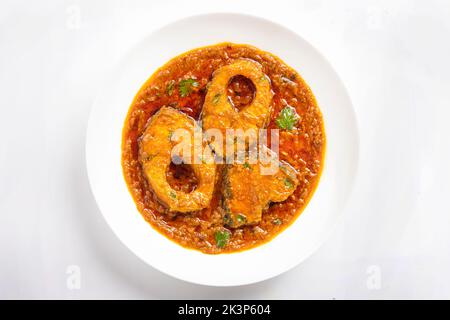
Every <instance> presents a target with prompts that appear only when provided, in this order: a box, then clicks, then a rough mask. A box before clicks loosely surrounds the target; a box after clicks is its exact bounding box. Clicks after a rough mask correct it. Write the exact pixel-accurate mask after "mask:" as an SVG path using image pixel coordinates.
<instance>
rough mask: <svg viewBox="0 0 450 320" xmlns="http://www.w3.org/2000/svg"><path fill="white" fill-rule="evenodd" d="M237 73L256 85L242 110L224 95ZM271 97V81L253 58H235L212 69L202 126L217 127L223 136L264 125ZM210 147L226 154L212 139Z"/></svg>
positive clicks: (204, 127) (219, 153)
mask: <svg viewBox="0 0 450 320" xmlns="http://www.w3.org/2000/svg"><path fill="white" fill-rule="evenodd" d="M238 75H240V76H244V77H246V78H248V79H250V80H251V81H252V83H253V84H254V86H255V96H254V98H253V100H252V102H251V103H250V104H249V105H247V106H246V107H244V108H243V109H242V110H241V111H238V110H236V109H235V108H234V106H233V105H232V104H231V103H230V101H229V99H228V96H227V87H228V84H229V83H230V81H231V79H232V78H233V77H234V76H238ZM272 98H273V92H272V90H271V85H270V80H269V78H268V77H267V76H266V75H265V74H264V73H263V71H262V70H261V65H259V64H258V63H257V62H255V61H252V60H247V59H240V60H237V61H235V62H233V63H231V64H229V65H226V66H223V67H221V68H219V69H217V70H216V71H215V72H214V76H213V79H212V81H211V83H210V86H209V88H208V92H207V94H206V97H205V102H204V104H203V110H202V127H203V129H204V130H209V129H218V130H220V131H221V132H222V135H223V137H225V132H226V129H242V130H244V131H246V130H248V129H250V128H252V129H259V128H264V127H266V126H267V123H268V121H269V118H270V113H271V103H272ZM211 146H212V148H213V149H214V151H215V152H216V154H218V155H219V156H223V155H224V154H225V153H224V150H223V146H222V145H221V144H219V143H218V142H217V141H212V142H211ZM227 152H228V150H227Z"/></svg>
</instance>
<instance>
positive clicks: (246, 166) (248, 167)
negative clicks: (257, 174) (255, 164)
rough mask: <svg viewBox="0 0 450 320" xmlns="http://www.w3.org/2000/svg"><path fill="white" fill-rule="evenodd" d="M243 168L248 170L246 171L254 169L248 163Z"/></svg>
mask: <svg viewBox="0 0 450 320" xmlns="http://www.w3.org/2000/svg"><path fill="white" fill-rule="evenodd" d="M243 166H244V168H246V169H250V170H251V169H252V167H250V165H249V164H248V162H244V164H243Z"/></svg>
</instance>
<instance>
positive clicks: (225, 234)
mask: <svg viewBox="0 0 450 320" xmlns="http://www.w3.org/2000/svg"><path fill="white" fill-rule="evenodd" d="M230 235H231V233H230V231H228V230H226V229H225V230H222V231H216V233H215V234H214V238H215V239H216V246H217V248H221V249H222V248H224V247H225V246H226V245H227V243H228V240H230Z"/></svg>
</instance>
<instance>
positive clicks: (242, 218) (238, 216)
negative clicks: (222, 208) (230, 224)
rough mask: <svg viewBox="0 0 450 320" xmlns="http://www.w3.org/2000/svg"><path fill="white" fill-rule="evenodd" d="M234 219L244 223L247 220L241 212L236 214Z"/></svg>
mask: <svg viewBox="0 0 450 320" xmlns="http://www.w3.org/2000/svg"><path fill="white" fill-rule="evenodd" d="M236 220H237V221H238V222H239V223H241V224H242V223H245V222H246V221H247V217H246V216H244V215H243V214H238V215H237V216H236Z"/></svg>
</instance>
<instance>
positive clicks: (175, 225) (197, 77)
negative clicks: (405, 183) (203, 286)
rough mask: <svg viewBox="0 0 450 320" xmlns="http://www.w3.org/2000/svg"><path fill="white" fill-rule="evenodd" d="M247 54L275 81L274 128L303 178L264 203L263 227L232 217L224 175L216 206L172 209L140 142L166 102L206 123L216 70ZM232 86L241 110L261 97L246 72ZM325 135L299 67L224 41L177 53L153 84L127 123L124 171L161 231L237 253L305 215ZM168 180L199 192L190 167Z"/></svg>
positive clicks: (230, 93)
mask: <svg viewBox="0 0 450 320" xmlns="http://www.w3.org/2000/svg"><path fill="white" fill-rule="evenodd" d="M242 59H246V60H251V61H252V62H255V63H257V64H258V65H259V66H260V68H261V72H263V73H264V75H265V77H267V80H268V81H270V86H271V92H272V94H273V98H272V100H271V105H270V107H271V112H270V117H269V121H268V124H267V129H268V130H271V129H279V159H280V161H283V162H286V163H288V164H289V165H290V166H291V167H292V168H293V169H294V170H295V171H296V172H297V176H296V180H295V186H294V187H296V188H295V191H293V192H292V194H290V196H289V197H288V198H287V199H286V200H284V201H281V202H276V203H270V204H269V205H268V207H266V208H264V212H263V214H262V216H261V219H260V221H259V222H258V223H257V224H251V225H242V226H240V227H238V228H232V227H230V226H228V225H227V224H226V222H224V212H223V208H222V206H221V202H222V200H221V199H222V194H221V189H220V186H221V185H222V179H223V177H222V176H221V175H220V174H218V178H217V182H216V187H215V189H214V194H213V197H212V200H211V202H210V204H209V206H208V207H206V208H204V209H201V210H198V211H193V212H188V213H186V212H183V213H177V212H171V211H169V210H168V209H167V207H166V206H165V205H164V204H163V203H162V202H161V201H160V200H159V199H158V197H157V196H156V194H155V192H154V191H153V190H152V188H151V187H150V184H149V182H148V180H147V178H146V176H145V174H144V171H143V168H142V163H141V161H140V158H139V143H140V140H141V138H142V136H143V134H144V132H145V130H146V127H147V125H148V123H149V120H150V119H151V118H152V116H153V115H155V114H156V113H157V112H158V111H159V110H160V109H161V108H162V107H170V108H173V109H176V110H178V111H180V112H182V113H184V114H185V115H187V116H189V117H191V118H193V119H194V120H196V121H199V122H200V120H201V117H202V109H203V105H204V103H205V97H206V95H207V92H208V86H209V85H210V83H211V80H212V79H213V76H214V72H215V71H216V70H218V69H220V68H221V67H224V66H227V65H230V64H232V63H234V62H236V61H238V60H242ZM225 89H226V90H225V92H226V94H227V99H228V101H229V102H230V103H231V104H232V105H233V106H234V108H235V109H236V110H237V111H239V110H242V109H243V108H245V106H246V105H249V104H250V103H251V102H252V100H253V99H254V97H255V85H254V84H253V83H252V81H250V80H249V79H248V78H246V77H244V76H240V75H237V76H235V77H233V78H232V79H231V80H230V81H229V84H228V87H227V88H225ZM325 140H326V139H325V131H324V125H323V119H322V114H321V112H320V109H319V107H318V105H317V102H316V99H315V97H314V95H313V93H312V91H311V89H310V88H309V87H308V85H307V84H306V82H305V81H304V80H303V79H302V78H301V76H300V75H299V74H298V73H297V72H296V71H295V70H293V69H292V68H291V67H289V66H288V65H286V64H285V63H284V62H283V61H282V60H280V59H279V58H278V57H276V56H274V55H273V54H271V53H269V52H265V51H262V50H259V49H258V48H255V47H253V46H249V45H242V44H233V43H221V44H217V45H213V46H208V47H202V48H198V49H194V50H191V51H189V52H186V53H184V54H181V55H180V56H177V57H175V58H173V59H172V60H170V61H169V62H168V63H166V64H165V65H164V66H162V67H161V68H160V69H158V70H157V71H156V72H155V73H154V74H153V75H152V76H151V77H150V78H149V79H148V80H147V81H146V82H145V84H144V85H143V86H142V88H141V89H140V90H139V91H138V93H137V95H136V97H135V99H134V100H133V102H132V104H131V106H130V108H129V111H128V115H127V118H126V120H125V123H124V128H123V141H122V168H123V174H124V178H125V181H126V183H127V186H128V189H129V191H130V193H131V196H132V198H133V200H134V202H135V203H136V206H137V209H138V211H139V212H140V213H141V214H142V216H143V217H144V219H145V220H146V221H147V222H148V223H149V224H150V225H151V226H152V227H153V228H154V229H156V230H157V231H158V232H160V233H162V234H163V235H165V236H166V237H167V238H169V239H171V240H173V241H175V242H176V243H178V244H180V245H182V246H183V247H186V248H191V249H196V250H199V251H201V252H203V253H207V254H217V253H230V252H236V251H242V250H246V249H250V248H253V247H255V246H258V245H260V244H263V243H266V242H268V241H270V240H271V239H273V237H275V236H276V235H277V234H279V233H280V232H282V231H283V230H284V229H285V228H286V227H288V226H289V225H290V224H292V223H293V222H294V221H295V219H296V218H297V217H298V216H299V215H300V214H301V212H302V211H303V210H304V208H305V207H306V206H307V204H308V201H309V200H310V199H311V197H312V195H313V193H314V191H315V189H316V187H317V185H318V182H319V179H320V175H321V171H322V168H323V165H324V154H325ZM223 166H224V165H218V167H217V170H216V171H217V172H221V171H223V169H224V168H223ZM166 178H167V182H168V184H169V185H170V187H171V188H172V189H173V190H176V191H180V192H186V193H189V192H192V191H193V190H195V188H196V186H197V184H198V179H197V177H196V176H195V174H194V172H193V170H192V169H191V168H190V167H189V166H188V165H184V164H179V165H175V164H173V163H172V164H170V166H168V169H167V173H166ZM285 183H286V185H287V186H288V187H292V185H288V183H289V182H285Z"/></svg>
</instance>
